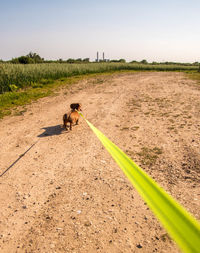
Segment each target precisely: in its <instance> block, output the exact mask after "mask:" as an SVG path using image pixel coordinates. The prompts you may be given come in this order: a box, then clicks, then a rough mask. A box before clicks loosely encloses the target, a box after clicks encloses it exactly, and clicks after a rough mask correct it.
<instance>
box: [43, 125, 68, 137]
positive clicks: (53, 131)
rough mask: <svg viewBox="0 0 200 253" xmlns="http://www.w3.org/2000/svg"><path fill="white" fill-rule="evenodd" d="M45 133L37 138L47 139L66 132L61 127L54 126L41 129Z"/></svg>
mask: <svg viewBox="0 0 200 253" xmlns="http://www.w3.org/2000/svg"><path fill="white" fill-rule="evenodd" d="M42 129H44V130H45V131H44V132H43V133H42V134H40V135H38V137H40V138H42V137H47V136H53V135H60V134H63V132H64V131H66V130H65V129H64V128H63V127H62V125H56V126H49V127H43V128H42Z"/></svg>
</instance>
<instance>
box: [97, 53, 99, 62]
mask: <svg viewBox="0 0 200 253" xmlns="http://www.w3.org/2000/svg"><path fill="white" fill-rule="evenodd" d="M98 61H99V52H97V62H98Z"/></svg>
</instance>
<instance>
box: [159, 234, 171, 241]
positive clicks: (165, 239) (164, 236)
mask: <svg viewBox="0 0 200 253" xmlns="http://www.w3.org/2000/svg"><path fill="white" fill-rule="evenodd" d="M160 239H161V240H162V241H163V242H166V241H172V240H171V238H170V237H169V235H168V234H167V233H165V234H162V235H161V236H160Z"/></svg>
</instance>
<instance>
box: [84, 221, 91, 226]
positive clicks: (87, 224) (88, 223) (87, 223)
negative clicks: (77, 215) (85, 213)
mask: <svg viewBox="0 0 200 253" xmlns="http://www.w3.org/2000/svg"><path fill="white" fill-rule="evenodd" d="M84 225H85V226H86V227H89V226H91V225H92V224H91V222H90V221H86V222H85V223H84Z"/></svg>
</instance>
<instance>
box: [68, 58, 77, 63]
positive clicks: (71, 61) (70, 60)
mask: <svg viewBox="0 0 200 253" xmlns="http://www.w3.org/2000/svg"><path fill="white" fill-rule="evenodd" d="M66 62H67V63H75V60H74V59H72V58H69V59H68V60H67V61H66Z"/></svg>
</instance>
